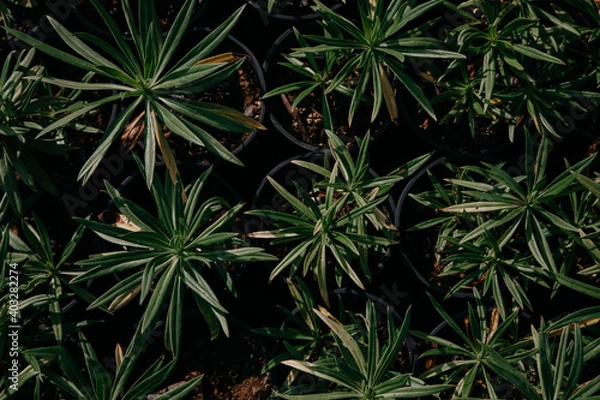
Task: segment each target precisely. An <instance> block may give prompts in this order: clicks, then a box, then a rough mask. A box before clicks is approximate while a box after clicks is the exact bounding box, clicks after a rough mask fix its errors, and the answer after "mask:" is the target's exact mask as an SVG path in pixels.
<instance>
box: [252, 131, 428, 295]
mask: <svg viewBox="0 0 600 400" xmlns="http://www.w3.org/2000/svg"><path fill="white" fill-rule="evenodd" d="M327 134H328V137H329V143H330V148H331V149H332V152H333V153H334V159H335V163H333V165H331V166H330V167H327V162H326V163H325V166H324V167H321V166H319V165H316V164H314V163H306V162H296V164H297V165H299V166H301V167H304V168H307V169H310V170H312V171H314V172H317V173H318V174H320V175H322V176H323V177H325V180H324V181H323V182H320V183H317V184H313V192H312V193H310V194H309V193H307V192H306V191H305V190H304V189H303V188H302V187H300V186H299V185H296V190H297V192H298V196H294V195H293V194H292V193H290V192H289V191H288V190H287V189H286V188H285V187H283V186H282V185H280V184H279V183H277V182H276V181H275V180H274V179H273V178H271V177H267V179H268V181H269V182H270V183H271V184H272V185H273V187H274V188H275V189H276V191H277V192H278V193H279V194H280V195H281V196H282V197H283V198H284V199H285V200H286V201H287V202H288V203H289V204H290V206H291V207H292V210H291V211H292V213H286V212H282V211H273V210H250V211H248V212H247V214H250V215H255V216H258V217H262V218H268V219H272V220H274V221H275V229H271V230H263V231H257V232H251V233H250V234H249V237H252V238H258V239H272V242H271V243H272V244H273V245H286V244H288V243H297V244H296V245H295V246H294V247H293V249H291V250H290V251H289V252H288V253H287V255H286V256H285V257H283V258H282V259H281V261H280V262H279V264H278V265H277V266H276V267H275V268H274V269H273V271H272V272H271V276H270V279H271V280H272V279H273V278H275V277H276V276H277V275H279V274H280V273H281V272H282V271H283V270H284V269H285V268H288V267H290V274H289V275H290V276H294V275H295V274H296V272H297V270H298V268H299V266H300V263H302V266H303V267H302V268H303V269H302V274H303V275H304V276H306V275H307V274H308V273H309V272H310V273H312V274H313V276H314V277H315V278H316V280H317V283H318V286H319V290H320V292H321V296H322V297H323V299H325V302H326V304H329V300H328V299H329V297H328V289H327V279H328V278H327V276H328V272H327V271H328V270H330V273H333V272H334V271H335V275H336V279H337V282H338V285H340V282H341V278H342V275H347V276H348V277H349V278H350V279H351V280H352V282H354V283H355V284H356V285H357V286H358V287H360V288H364V284H363V283H362V280H361V279H360V277H359V276H358V274H357V273H356V272H355V271H354V269H353V265H352V264H353V262H354V260H356V259H357V260H358V263H359V265H360V267H361V271H362V273H363V274H364V275H365V277H366V278H367V279H368V280H370V279H371V271H370V266H369V250H378V249H380V248H382V247H387V246H390V245H392V244H393V243H395V240H394V230H395V228H394V227H393V226H391V224H390V223H389V222H388V221H387V216H386V215H385V213H384V212H383V211H382V210H381V209H379V208H378V207H379V206H380V205H381V204H382V203H383V202H384V201H386V199H387V197H388V192H389V190H390V189H391V187H392V186H393V184H394V183H396V182H398V181H400V180H402V179H404V178H405V177H406V176H408V175H409V174H410V173H412V172H413V171H415V170H416V169H417V168H418V167H419V166H420V165H422V164H423V163H424V162H425V161H426V160H427V159H428V157H429V155H425V156H423V157H420V158H417V159H415V160H412V161H410V162H408V163H407V164H405V165H403V166H402V167H399V168H397V169H396V170H394V171H392V172H391V173H390V174H388V175H386V176H385V177H375V178H373V177H369V176H368V172H369V158H368V145H369V134H367V135H366V136H365V138H364V139H362V140H361V139H357V142H358V145H359V148H360V150H359V153H358V156H357V159H356V161H355V160H353V158H352V156H351V154H350V152H349V151H348V149H347V148H346V147H345V146H344V144H343V142H342V141H341V140H340V139H339V138H338V137H337V136H335V135H334V134H332V133H331V132H330V131H327ZM315 189H316V192H315ZM318 193H321V194H322V196H320V195H318ZM370 226H371V227H372V228H374V229H375V232H381V233H382V234H383V236H379V235H375V234H371V233H370V232H369V227H370Z"/></svg>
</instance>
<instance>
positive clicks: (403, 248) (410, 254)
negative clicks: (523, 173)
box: [394, 154, 492, 299]
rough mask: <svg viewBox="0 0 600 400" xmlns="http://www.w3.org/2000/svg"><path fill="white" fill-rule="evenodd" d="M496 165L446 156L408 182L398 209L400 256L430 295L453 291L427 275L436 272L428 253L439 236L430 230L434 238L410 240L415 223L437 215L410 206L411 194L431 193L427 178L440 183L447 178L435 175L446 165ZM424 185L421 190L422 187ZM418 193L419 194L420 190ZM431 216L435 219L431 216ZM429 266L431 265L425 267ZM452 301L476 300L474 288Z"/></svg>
mask: <svg viewBox="0 0 600 400" xmlns="http://www.w3.org/2000/svg"><path fill="white" fill-rule="evenodd" d="M482 160H484V161H492V159H491V158H489V157H483V156H476V155H465V154H463V155H454V156H444V157H441V158H438V159H437V160H434V161H432V162H431V163H429V164H428V165H426V166H425V167H423V168H422V169H421V170H420V171H418V172H417V173H416V174H414V175H413V177H412V178H411V179H410V180H409V181H408V183H407V184H406V185H405V186H404V188H403V190H402V193H401V194H400V197H399V199H398V203H397V204H396V209H395V213H394V215H395V225H396V227H397V228H398V232H399V236H400V239H399V241H398V245H397V249H398V250H399V252H400V256H401V257H402V261H403V262H404V264H405V265H406V267H408V269H409V270H410V271H411V272H412V273H413V275H414V276H415V277H416V278H417V279H418V281H419V282H421V283H422V284H423V285H424V286H425V288H426V289H427V290H428V291H430V292H434V293H437V294H441V295H447V294H448V290H449V288H446V287H444V286H443V285H441V284H435V283H434V282H432V281H431V280H430V279H428V278H427V277H426V275H425V274H427V273H428V271H429V272H432V270H433V265H432V264H433V260H432V259H431V257H429V258H427V256H425V255H424V254H425V253H427V251H428V247H429V246H431V245H432V243H434V242H435V239H436V238H437V233H436V232H435V230H434V229H433V228H432V229H430V232H428V233H430V234H431V236H434V237H432V238H430V237H429V236H426V234H425V235H424V236H423V237H421V236H419V238H418V239H413V240H410V239H408V236H407V233H406V230H407V229H408V228H410V227H411V226H412V225H414V224H415V223H418V222H421V221H422V219H423V218H425V219H428V218H431V217H433V216H434V211H433V210H432V209H429V208H426V207H424V206H421V205H420V204H417V203H416V202H413V205H412V206H411V205H409V204H408V202H409V201H410V197H409V194H410V193H414V192H415V191H419V192H420V191H423V190H429V189H431V185H430V184H429V181H428V178H427V172H428V171H429V172H432V173H433V174H434V176H436V178H437V179H438V180H441V179H442V178H443V177H442V176H439V175H436V174H435V171H436V170H437V168H438V167H439V168H441V167H443V163H445V162H450V161H452V162H456V163H462V164H464V163H465V162H479V161H482ZM419 185H421V187H419ZM417 187H419V188H418V190H415V189H417ZM430 214H431V215H430ZM417 253H421V256H420V257H421V258H420V259H419V258H418V257H419V256H417V255H416V254H417ZM424 264H427V265H424ZM452 297H454V298H467V299H468V298H472V297H473V293H472V291H471V289H470V288H465V289H464V290H460V291H458V292H457V293H455V294H454V295H453V296H452Z"/></svg>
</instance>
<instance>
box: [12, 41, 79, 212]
mask: <svg viewBox="0 0 600 400" xmlns="http://www.w3.org/2000/svg"><path fill="white" fill-rule="evenodd" d="M34 57H35V50H34V49H30V50H28V51H20V52H17V51H11V52H10V53H9V54H8V56H7V57H6V59H5V61H4V64H3V66H2V71H1V72H0V88H1V90H0V135H1V136H2V140H1V141H0V190H1V192H0V193H2V198H3V199H6V201H7V202H8V204H9V205H10V208H11V209H12V210H13V212H14V213H15V214H16V215H17V216H19V217H20V216H23V213H24V204H23V202H24V200H23V198H22V195H21V188H20V184H19V182H21V183H23V184H25V186H27V187H28V188H29V189H31V190H33V191H37V190H38V187H41V188H42V189H44V190H45V191H47V192H49V193H52V194H54V195H58V190H57V188H56V186H55V185H54V183H53V182H52V180H51V178H50V177H49V176H48V174H47V173H46V171H45V170H44V168H43V167H42V165H41V163H40V161H39V155H40V154H44V153H46V154H50V155H61V154H64V153H65V152H66V151H67V149H68V146H67V145H66V143H65V138H64V134H63V133H62V132H59V131H57V130H54V129H50V130H48V132H52V136H51V137H48V138H41V137H39V136H40V134H41V133H42V131H44V129H45V128H46V127H47V126H48V125H51V123H52V122H53V121H54V119H53V109H56V108H59V107H61V106H64V105H65V102H66V99H64V98H61V97H55V96H53V94H52V92H51V91H50V90H49V87H48V85H45V84H43V83H42V79H43V77H44V73H45V72H44V71H45V70H44V68H43V67H42V66H40V65H34V64H33V61H34Z"/></svg>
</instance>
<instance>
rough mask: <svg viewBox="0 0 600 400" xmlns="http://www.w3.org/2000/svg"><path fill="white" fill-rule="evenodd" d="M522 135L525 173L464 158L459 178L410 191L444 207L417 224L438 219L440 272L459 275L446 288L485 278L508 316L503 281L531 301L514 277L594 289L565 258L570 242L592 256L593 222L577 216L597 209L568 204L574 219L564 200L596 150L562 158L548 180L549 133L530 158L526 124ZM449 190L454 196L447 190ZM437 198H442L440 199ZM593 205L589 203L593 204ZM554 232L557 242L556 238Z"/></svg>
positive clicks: (517, 295) (576, 190)
mask: <svg viewBox="0 0 600 400" xmlns="http://www.w3.org/2000/svg"><path fill="white" fill-rule="evenodd" d="M526 142H527V146H526V147H527V148H526V154H525V155H526V159H527V160H529V162H528V164H527V165H526V168H525V169H526V171H525V174H524V175H519V176H511V175H510V174H508V173H507V172H506V171H505V169H504V168H503V167H504V166H503V164H499V165H493V164H490V163H482V166H474V165H468V166H465V167H462V168H461V170H462V171H463V175H462V176H461V177H459V178H458V179H448V180H447V181H448V182H449V183H450V184H451V185H452V186H450V187H442V186H441V185H440V184H439V183H438V184H434V186H435V189H434V191H433V192H429V193H426V194H424V195H419V196H416V199H418V200H419V201H421V203H423V204H425V205H428V206H433V207H434V208H436V209H438V210H439V211H441V212H442V213H448V214H450V215H449V216H442V217H436V218H434V219H432V220H430V221H426V222H424V223H422V224H420V225H418V226H417V228H426V227H431V226H434V225H436V224H441V225H440V226H441V229H440V234H439V237H440V239H441V240H438V241H437V242H436V250H435V251H436V253H438V255H439V254H443V255H449V258H447V259H446V261H447V262H448V266H447V269H445V270H444V274H446V275H458V274H464V275H463V279H461V281H460V282H459V283H458V284H456V285H455V286H454V288H453V289H452V291H453V292H455V291H456V290H458V289H459V288H460V287H461V286H465V285H468V284H471V283H473V282H475V281H477V280H478V279H484V280H485V286H484V292H487V291H488V289H489V288H490V287H492V288H493V291H494V295H495V297H496V301H497V304H498V306H499V307H500V308H501V310H502V313H503V315H506V311H505V310H506V307H505V306H503V302H504V300H503V299H502V297H503V296H501V293H500V286H501V283H502V284H503V285H504V286H505V287H506V288H508V290H509V291H510V293H511V295H512V296H513V297H514V299H515V300H516V301H517V302H518V303H519V305H520V307H523V306H524V305H525V304H528V303H529V301H528V299H527V295H526V293H525V291H524V290H523V289H522V288H521V286H520V283H519V280H520V279H522V278H526V279H528V280H531V281H534V282H537V283H542V284H543V280H544V279H549V280H551V281H554V282H555V285H554V286H555V287H554V289H555V290H556V289H558V287H559V285H565V286H568V287H569V288H571V289H574V290H577V291H580V292H582V293H586V294H588V295H590V296H592V297H596V298H597V297H598V296H600V294H599V293H598V291H597V289H596V288H595V287H593V286H592V285H590V284H586V283H584V282H582V281H576V280H574V279H573V278H570V277H569V275H570V274H572V272H573V264H574V263H573V261H574V259H573V257H570V258H569V257H566V256H567V255H569V251H575V250H576V249H580V250H582V251H585V252H587V253H588V254H590V255H591V256H592V257H593V258H594V259H596V258H597V257H598V245H597V244H596V243H595V242H594V241H593V238H595V237H596V236H597V233H596V231H595V226H596V225H594V224H595V222H594V223H593V224H592V226H591V227H589V228H586V227H584V226H582V225H581V224H582V221H581V219H582V218H583V219H585V220H587V219H589V218H590V217H591V216H592V215H595V214H591V215H590V214H589V212H590V211H591V209H589V208H588V209H587V212H584V210H579V211H577V206H575V209H574V210H575V211H577V212H578V213H579V216H578V217H577V219H578V220H579V222H575V221H574V216H573V215H571V214H570V213H569V212H568V209H565V208H564V207H563V206H562V204H563V203H564V201H566V200H568V199H569V196H574V195H578V194H580V193H581V191H582V188H581V186H580V185H578V184H577V182H578V181H577V177H578V176H583V170H584V169H585V168H587V167H588V166H589V165H590V164H591V162H592V161H593V159H594V156H590V157H587V158H585V159H583V160H581V161H579V162H578V163H576V164H575V165H573V166H569V165H566V167H565V169H564V170H563V172H562V173H560V174H559V175H558V176H557V177H555V178H554V179H553V180H552V181H551V182H548V178H547V176H546V167H547V163H548V153H549V146H550V139H548V138H546V137H544V138H543V139H542V142H541V144H540V147H539V149H538V151H537V155H536V156H535V158H534V156H533V145H532V143H531V140H530V138H529V135H528V133H527V131H526ZM534 160H535V161H534ZM580 179H584V178H580ZM588 179H589V178H588ZM455 191H457V193H459V194H460V196H459V197H453V193H454V192H455ZM439 199H445V201H446V204H445V205H444V204H442V203H441V202H440V201H439ZM572 201H574V200H573V199H572ZM588 202H589V200H588ZM586 204H587V203H586ZM594 204H595V203H592V204H591V205H590V204H588V206H591V207H594ZM582 214H584V215H582ZM578 224H579V225H580V226H577V225H578ZM582 229H585V230H588V232H585V231H584V230H582ZM588 235H589V237H588ZM558 238H561V240H562V243H563V246H555V245H554V244H555V243H557V241H558V240H559V239H558ZM448 246H450V247H448ZM565 249H569V251H567V252H565ZM440 258H443V257H440ZM510 270H512V271H515V272H517V274H513V273H510V272H509V271H510ZM500 278H502V279H500Z"/></svg>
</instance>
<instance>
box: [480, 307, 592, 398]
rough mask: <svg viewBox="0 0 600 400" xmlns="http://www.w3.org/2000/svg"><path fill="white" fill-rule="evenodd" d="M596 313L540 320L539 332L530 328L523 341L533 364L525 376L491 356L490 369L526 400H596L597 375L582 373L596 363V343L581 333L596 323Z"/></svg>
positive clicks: (589, 312)
mask: <svg viewBox="0 0 600 400" xmlns="http://www.w3.org/2000/svg"><path fill="white" fill-rule="evenodd" d="M599 311H600V310H599V309H598V307H590V308H585V309H581V310H578V311H576V312H574V313H572V314H569V315H567V316H565V317H562V318H560V319H558V320H556V321H552V322H549V323H547V322H545V321H543V320H542V323H541V326H540V327H539V329H535V328H534V327H533V326H532V328H531V337H529V338H525V339H524V340H525V341H529V342H531V345H532V346H533V347H534V348H535V353H534V355H533V357H534V359H535V363H534V365H533V368H531V367H530V368H529V369H528V370H527V371H526V372H527V373H525V374H524V373H523V371H521V370H517V369H515V368H514V366H512V365H510V364H508V363H506V362H504V361H503V360H502V359H501V358H498V357H492V360H491V362H492V367H493V368H494V369H495V371H497V373H498V374H499V375H502V376H503V377H504V378H505V379H506V380H507V381H509V382H510V383H511V384H512V385H514V387H515V388H517V389H518V390H519V392H520V393H522V394H524V395H525V396H526V398H527V399H532V400H547V399H565V400H575V399H599V398H600V376H599V375H597V374H595V376H591V377H587V376H586V371H585V370H586V367H587V365H589V363H590V362H593V361H594V360H597V358H598V354H600V340H599V339H598V337H597V335H594V336H593V337H586V335H585V334H584V333H583V330H584V328H586V327H589V326H592V325H594V324H596V323H597V322H598V317H599V316H600V313H599ZM591 368H593V366H592V367H591ZM531 377H535V378H534V379H532V378H531ZM590 378H591V379H590Z"/></svg>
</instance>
